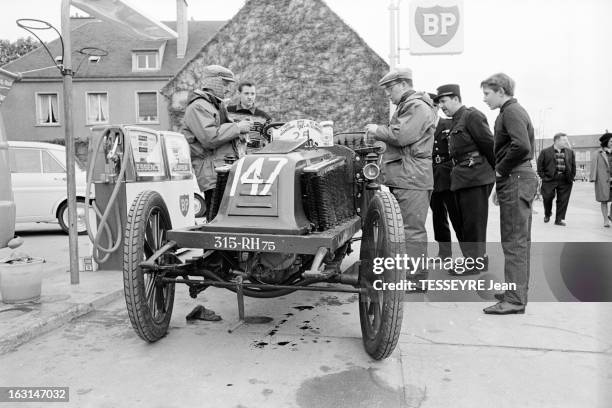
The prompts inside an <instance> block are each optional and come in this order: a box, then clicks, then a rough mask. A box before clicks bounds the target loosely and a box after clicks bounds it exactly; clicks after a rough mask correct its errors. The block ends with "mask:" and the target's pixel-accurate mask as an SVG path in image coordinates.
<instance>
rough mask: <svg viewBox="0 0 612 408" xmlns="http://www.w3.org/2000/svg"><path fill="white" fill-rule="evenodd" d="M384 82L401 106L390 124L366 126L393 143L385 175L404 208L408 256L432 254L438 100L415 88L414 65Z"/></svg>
mask: <svg viewBox="0 0 612 408" xmlns="http://www.w3.org/2000/svg"><path fill="white" fill-rule="evenodd" d="M378 84H379V85H380V86H382V87H383V88H384V90H385V93H386V95H387V97H388V98H389V99H390V100H391V102H392V103H393V104H394V105H396V106H397V109H396V110H395V113H394V114H393V117H392V118H391V120H390V121H389V125H375V124H368V125H366V128H365V129H366V137H367V138H368V139H370V138H373V139H375V140H380V141H383V142H385V143H386V145H387V149H386V151H385V152H384V154H383V168H382V175H383V180H384V183H385V184H386V185H387V186H388V187H389V189H390V191H391V192H392V193H393V195H394V196H395V197H396V199H397V201H398V203H399V206H400V209H401V211H402V218H403V222H404V235H405V238H406V250H407V254H408V256H410V257H414V258H419V257H422V256H425V257H426V256H427V231H426V230H425V220H426V218H427V210H428V208H429V200H430V198H431V191H432V189H433V171H432V166H431V150H432V147H433V139H434V131H435V129H436V121H435V118H436V114H435V111H434V107H433V101H432V100H431V99H430V98H429V96H428V95H427V94H426V93H423V92H416V91H415V90H414V89H413V85H412V71H411V70H410V69H408V68H403V69H394V70H391V72H389V73H388V74H387V75H385V76H384V77H383V78H382V79H381V80H380V82H379V83H378ZM425 276H426V271H425V270H421V271H408V276H407V277H408V278H409V279H410V280H412V281H416V282H418V281H419V280H420V279H424V278H426V277H425Z"/></svg>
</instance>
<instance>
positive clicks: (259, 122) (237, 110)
mask: <svg viewBox="0 0 612 408" xmlns="http://www.w3.org/2000/svg"><path fill="white" fill-rule="evenodd" d="M238 94H239V98H240V99H239V101H238V103H237V104H235V105H228V106H227V112H228V114H229V116H230V119H232V120H233V121H235V122H238V121H240V120H243V119H245V120H249V121H252V122H253V123H252V126H251V132H250V135H249V136H250V137H249V139H250V140H251V144H254V145H257V146H259V145H261V140H259V131H260V130H261V128H262V126H263V125H264V124H265V123H266V122H269V121H271V120H272V117H271V116H270V115H268V114H267V113H266V112H264V111H263V110H261V109H259V108H258V107H256V106H255V99H256V97H257V90H256V89H255V85H254V84H253V83H252V82H249V81H243V82H241V83H240V84H239V85H238ZM256 140H259V142H256Z"/></svg>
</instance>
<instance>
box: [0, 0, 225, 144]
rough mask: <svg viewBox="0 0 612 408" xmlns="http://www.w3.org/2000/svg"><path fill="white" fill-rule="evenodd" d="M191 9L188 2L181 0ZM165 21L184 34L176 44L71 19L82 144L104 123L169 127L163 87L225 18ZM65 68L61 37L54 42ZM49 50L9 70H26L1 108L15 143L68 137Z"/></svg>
mask: <svg viewBox="0 0 612 408" xmlns="http://www.w3.org/2000/svg"><path fill="white" fill-rule="evenodd" d="M177 6H178V7H185V8H186V6H187V5H186V2H185V1H184V0H177ZM184 11H185V12H184V13H182V16H184V18H183V19H181V20H180V21H179V24H178V27H177V22H175V21H173V22H163V24H165V25H167V26H168V27H169V28H170V29H172V30H175V31H176V32H177V33H179V37H178V38H177V39H168V40H159V41H151V40H145V39H139V38H136V37H135V36H132V35H130V34H128V33H124V32H123V31H120V30H118V29H116V28H115V27H113V26H112V25H110V24H108V23H106V22H103V21H100V20H97V19H94V18H73V19H71V24H72V30H71V38H72V61H73V63H72V65H73V70H74V71H75V75H74V79H73V105H74V106H73V112H72V113H73V120H74V134H75V137H76V138H77V139H79V138H80V139H84V138H86V137H87V136H88V134H89V131H90V128H91V127H93V126H98V125H104V124H138V125H142V126H148V127H152V128H155V129H169V128H170V119H169V115H168V106H167V99H166V98H164V97H162V96H161V95H160V90H161V88H162V87H163V86H165V85H166V84H167V83H168V81H169V80H170V79H171V78H173V77H174V76H175V75H176V73H177V72H178V71H179V70H180V69H181V67H183V66H184V65H185V63H186V62H187V61H190V60H191V59H192V58H193V57H194V56H195V55H196V54H197V53H198V52H199V51H200V49H201V48H202V44H205V43H206V42H208V41H209V40H210V38H212V37H213V36H214V35H215V33H216V32H217V31H218V30H219V28H220V27H222V26H223V24H224V23H225V22H223V21H193V20H187V17H186V16H187V14H186V9H184ZM48 47H49V50H50V52H51V55H53V57H54V59H56V60H57V62H58V63H61V57H60V56H61V49H60V41H59V39H57V40H54V41H52V42H50V43H49V44H48ZM85 47H95V48H99V49H102V50H104V51H106V52H107V53H108V54H107V55H104V56H101V57H99V58H97V57H87V56H84V55H82V54H80V53H79V52H78V51H79V50H81V49H83V48H85ZM53 65H54V61H52V59H51V58H50V56H49V55H48V53H47V52H46V50H45V49H44V48H43V47H39V48H37V49H36V50H34V51H32V52H30V53H28V54H26V55H24V56H23V57H21V58H19V59H17V60H15V61H12V62H11V63H9V64H7V65H5V66H4V67H3V68H4V69H6V70H8V71H11V72H15V73H23V79H22V80H21V81H18V82H15V83H14V85H13V88H12V89H11V90H10V92H9V93H8V95H7V97H6V99H5V100H4V102H3V104H2V105H1V109H2V113H3V115H4V117H5V118H7V119H8V118H10V120H6V130H7V135H8V138H9V139H10V140H31V141H61V140H63V139H64V134H65V131H64V122H63V101H62V99H63V96H62V92H63V91H62V89H63V88H62V76H61V74H60V72H59V70H58V69H57V68H55V67H53Z"/></svg>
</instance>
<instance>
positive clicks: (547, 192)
mask: <svg viewBox="0 0 612 408" xmlns="http://www.w3.org/2000/svg"><path fill="white" fill-rule="evenodd" d="M572 185H573V184H572V183H568V182H567V180H566V179H565V176H563V178H562V179H561V178H555V179H554V180H552V181H542V187H541V188H540V193H542V201H544V215H545V216H547V217H550V216H551V215H552V205H553V200H554V199H555V194H556V195H557V211H555V219H556V220H557V221H560V220H564V219H565V213H566V212H567V205H568V204H569V199H570V195H571V193H572Z"/></svg>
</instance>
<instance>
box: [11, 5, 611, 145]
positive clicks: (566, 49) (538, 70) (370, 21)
mask: <svg viewBox="0 0 612 408" xmlns="http://www.w3.org/2000/svg"><path fill="white" fill-rule="evenodd" d="M187 1H188V4H189V16H190V18H193V19H195V20H227V19H230V18H231V17H232V16H233V15H234V14H235V13H236V12H237V11H238V10H239V9H240V7H242V5H243V4H244V0H223V1H218V0H187ZM270 1H273V0H270ZM324 1H325V3H326V4H327V5H328V6H329V7H330V8H331V9H332V10H333V11H334V12H336V13H337V14H338V15H339V16H340V17H341V18H342V19H343V20H344V21H345V22H346V23H347V24H348V25H349V26H351V27H352V28H353V29H354V30H355V31H356V32H357V33H358V34H359V35H360V36H361V37H362V38H363V39H364V40H365V41H366V43H367V44H368V45H370V47H372V49H374V50H375V51H376V52H377V53H378V54H379V55H380V56H381V57H382V58H383V59H385V60H386V61H387V62H388V61H389V4H390V0H324ZM127 2H128V3H130V4H132V5H134V6H135V7H137V8H138V9H140V10H142V11H144V12H145V13H146V14H147V15H149V16H151V17H153V18H155V19H158V20H174V19H175V18H176V2H175V0H127ZM60 4H61V0H19V1H14V0H0V5H2V13H0V39H9V40H16V39H17V38H19V37H25V36H27V35H28V33H27V32H26V31H24V30H23V29H21V28H19V27H18V26H17V25H16V24H15V20H16V19H18V18H36V19H41V20H45V21H48V22H49V23H51V24H52V25H54V26H55V27H56V28H57V29H58V30H60ZM408 9H409V0H400V44H399V46H400V48H408V44H409V39H408V29H407V24H408V20H409V18H408ZM77 11H78V10H77ZM610 16H612V0H464V18H465V20H464V21H465V31H464V52H463V53H461V54H457V55H429V56H415V55H411V54H410V52H409V50H402V51H401V52H400V65H401V66H407V67H410V68H411V69H412V70H413V76H414V85H415V88H416V89H417V90H423V91H428V92H435V90H436V88H437V87H438V86H440V85H442V84H448V83H457V84H459V85H460V86H461V93H462V97H463V102H464V103H465V104H466V105H467V106H474V107H476V108H477V109H479V110H481V111H482V112H484V113H485V114H486V115H487V117H488V118H489V124H490V125H491V126H492V125H493V122H494V120H495V117H496V116H497V113H498V111H490V110H489V108H488V107H487V106H486V105H485V104H484V103H483V102H482V91H481V90H480V86H479V85H480V82H481V81H482V80H483V79H485V78H486V77H488V76H489V75H491V74H493V73H496V72H505V73H507V74H508V75H510V76H511V77H512V78H513V79H514V80H515V81H516V90H515V96H516V97H517V99H518V100H519V102H520V103H521V104H522V105H523V106H524V107H525V108H526V109H527V111H528V112H529V114H530V116H531V119H532V121H533V123H534V127H535V129H536V136H540V135H543V136H544V137H546V138H549V137H552V136H553V135H554V134H555V133H557V132H565V133H568V134H570V135H576V134H601V133H603V132H604V131H605V130H606V129H609V130H612V114H611V113H610V111H609V110H608V109H607V102H605V101H606V100H607V96H608V95H612V74H611V73H612V43H611V39H612V24H610V23H609V19H610ZM48 31H49V30H48ZM51 39H53V36H52V35H51V32H49V33H48V34H47V33H45V34H43V40H45V41H48V40H51Z"/></svg>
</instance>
